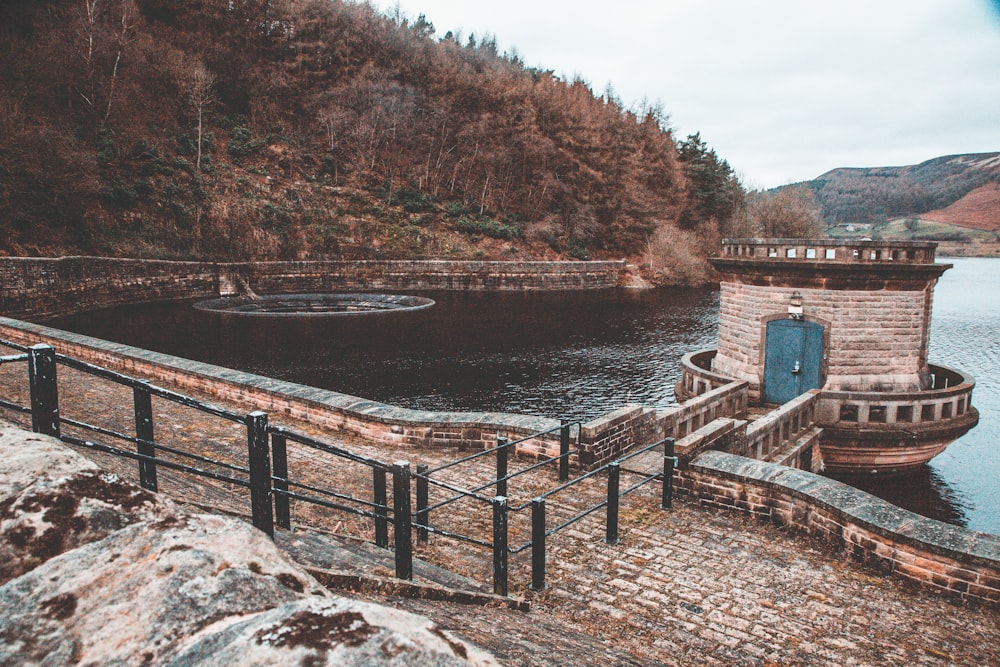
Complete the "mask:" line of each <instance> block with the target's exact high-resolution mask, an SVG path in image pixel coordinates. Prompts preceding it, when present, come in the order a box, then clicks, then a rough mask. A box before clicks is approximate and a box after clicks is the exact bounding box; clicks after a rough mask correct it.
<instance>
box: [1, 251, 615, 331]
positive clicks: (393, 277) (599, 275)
mask: <svg viewBox="0 0 1000 667" xmlns="http://www.w3.org/2000/svg"><path fill="white" fill-rule="evenodd" d="M623 270H624V263H623V262H448V261H369V262H365V261H358V262H347V261H342V262H341V261H331V262H244V263H237V264H215V263H209V262H166V261H154V260H139V259H114V258H103V257H61V258H56V259H51V258H33V257H2V258H0V313H2V314H4V315H7V316H10V317H31V318H34V319H44V318H46V317H52V316H55V315H66V314H69V313H73V312H79V311H83V310H90V309H94V308H100V307H104V306H113V305H118V304H125V303H139V302H147V301H163V300H167V299H184V298H194V297H204V298H210V297H213V296H218V295H219V294H220V293H221V292H227V293H228V292H231V291H232V290H233V289H234V287H235V286H238V285H240V284H249V285H250V287H251V288H252V289H254V290H255V291H257V292H259V293H289V292H324V291H331V290H337V289H482V290H488V289H497V290H535V289H537V290H559V289H599V288H606V287H613V286H615V285H616V284H617V283H618V280H619V277H620V276H621V273H622V271H623Z"/></svg>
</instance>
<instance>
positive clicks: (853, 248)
mask: <svg viewBox="0 0 1000 667" xmlns="http://www.w3.org/2000/svg"><path fill="white" fill-rule="evenodd" d="M936 248H937V244H936V243H932V242H928V241H841V240H835V239H809V240H804V239H725V240H723V242H722V250H723V254H724V255H725V256H726V257H729V258H733V259H744V258H745V259H754V260H762V259H766V260H771V261H802V262H893V263H897V264H933V263H934V255H935V249H936Z"/></svg>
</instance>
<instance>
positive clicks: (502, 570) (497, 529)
mask: <svg viewBox="0 0 1000 667" xmlns="http://www.w3.org/2000/svg"><path fill="white" fill-rule="evenodd" d="M492 503H493V593H494V594H496V595H502V596H504V597H507V554H508V549H507V498H505V497H504V496H497V497H496V498H494V499H493V501H492Z"/></svg>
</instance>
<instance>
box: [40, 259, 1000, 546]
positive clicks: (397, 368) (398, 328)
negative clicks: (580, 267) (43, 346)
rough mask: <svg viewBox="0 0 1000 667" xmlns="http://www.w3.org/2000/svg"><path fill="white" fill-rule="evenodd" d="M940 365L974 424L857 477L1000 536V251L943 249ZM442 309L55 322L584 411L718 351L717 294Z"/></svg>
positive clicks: (400, 384) (506, 297)
mask: <svg viewBox="0 0 1000 667" xmlns="http://www.w3.org/2000/svg"><path fill="white" fill-rule="evenodd" d="M939 261H943V262H949V263H953V264H954V265H955V267H954V268H953V269H952V270H950V271H948V272H946V273H945V274H944V276H943V277H942V279H941V281H940V282H939V284H938V286H937V289H936V292H935V299H934V314H933V322H932V328H931V355H930V356H931V362H932V363H939V364H943V365H946V366H954V367H956V368H960V369H962V370H964V371H967V372H969V373H972V375H973V376H975V378H976V381H977V387H976V390H975V392H974V394H973V401H972V403H973V405H975V406H976V407H977V408H978V409H979V411H980V424H979V426H977V427H976V428H975V429H973V430H972V431H971V432H970V433H968V434H967V435H965V436H963V437H962V438H961V439H960V440H958V441H956V442H955V443H954V444H952V445H951V446H950V447H949V448H948V449H947V450H946V451H945V452H944V453H943V454H941V455H939V456H938V457H937V458H935V459H934V460H932V461H931V462H930V463H929V464H928V465H926V466H924V467H923V468H922V469H921V470H919V471H918V472H916V473H914V474H911V475H906V476H904V477H896V478H886V479H878V480H870V479H862V480H857V479H850V480H845V481H849V482H850V483H852V484H855V485H856V486H860V487H862V488H865V489H866V490H868V491H870V492H872V493H875V494H876V495H879V496H882V497H884V498H886V499H887V500H890V501H892V502H894V503H896V504H898V505H900V506H902V507H906V508H908V509H912V510H914V511H917V512H920V513H921V514H924V515H926V516H931V517H933V518H937V519H941V520H943V521H949V522H951V523H955V524H959V525H965V526H968V527H969V528H973V529H976V530H982V531H988V532H993V533H997V534H1000V455H998V452H1000V382H998V377H1000V259H973V258H970V259H964V258H963V259H942V260H939ZM419 294H420V295H423V296H429V297H430V298H432V299H434V300H435V301H436V302H437V304H436V305H435V306H433V307H432V308H428V309H426V310H420V311H415V312H400V313H380V314H378V315H375V316H371V317H349V318H336V317H334V318H275V319H268V318H263V319H262V318H256V317H255V318H244V317H239V316H233V315H225V314H219V313H212V312H206V311H201V310H195V309H194V308H193V307H192V306H191V303H190V302H171V303H159V304H145V305H138V306H127V307H121V308H112V309H106V310H100V311H93V312H89V313H83V314H80V315H76V316H72V317H67V318H61V319H58V320H54V321H51V322H49V323H48V324H51V325H52V326H56V327H59V328H63V329H67V330H70V331H76V332H79V333H85V334H88V335H92V336H97V337H100V338H105V339H108V340H114V341H118V342H122V343H127V344H130V345H135V346H138V347H143V348H147V349H152V350H156V351H160V352H166V353H169V354H175V355H178V356H182V357H187V358H190V359H197V360H199V361H205V362H209V363H213V364H218V365H221V366H227V367H230V368H237V369H241V370H246V371H250V372H254V373H259V374H261V375H267V376H271V377H277V378H281V379H284V380H289V381H293V382H299V383H302V384H307V385H311V386H316V387H322V388H325V389H330V390H333V391H339V392H344V393H348V394H353V395H356V396H362V397H365V398H369V399H373V400H377V401H383V402H386V403H393V404H396V405H402V406H406V407H412V408H420V409H427V410H475V411H479V410H492V411H502V412H517V413H525V414H536V415H542V416H548V417H567V418H570V419H581V420H587V419H591V418H594V417H597V416H600V415H602V414H605V413H607V412H609V411H611V410H614V409H616V408H619V407H621V406H622V405H624V404H626V403H644V404H646V405H653V406H658V407H664V406H667V405H670V404H672V403H673V402H674V393H673V385H674V383H675V382H676V381H677V380H678V379H679V377H680V359H681V356H682V355H684V354H685V353H687V352H690V351H693V350H701V349H707V348H712V347H715V343H716V335H717V328H718V291H717V290H713V289H657V290H648V291H625V290H602V291H586V292H561V293H532V292H527V293H496V292H420V293H419Z"/></svg>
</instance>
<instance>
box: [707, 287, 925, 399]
mask: <svg viewBox="0 0 1000 667" xmlns="http://www.w3.org/2000/svg"><path fill="white" fill-rule="evenodd" d="M795 292H799V293H800V294H801V296H802V304H803V309H804V311H805V318H806V319H807V320H810V321H815V322H818V323H820V324H823V325H824V326H825V327H826V331H825V335H826V336H827V341H826V343H825V349H826V354H827V359H828V361H827V364H826V367H825V369H824V375H825V377H826V384H825V385H824V386H826V387H828V388H830V389H857V390H882V391H889V390H893V391H913V390H916V389H919V388H920V386H921V381H922V378H923V377H924V376H925V375H926V372H927V341H928V332H929V329H930V317H931V298H930V293H929V290H914V291H906V290H899V291H888V290H881V291H869V290H824V289H808V288H796V287H776V286H758V285H747V284H741V283H734V282H723V283H722V286H721V290H720V307H719V347H718V353H717V355H716V357H715V362H714V371H715V372H717V373H721V374H723V375H726V376H729V377H733V378H739V379H743V380H747V381H748V382H750V384H751V389H752V392H753V394H754V396H755V397H757V396H759V392H760V380H761V373H763V368H764V332H765V326H766V323H767V321H769V320H770V319H775V318H781V317H787V312H788V304H789V302H790V299H791V296H792V294H793V293H795Z"/></svg>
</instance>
